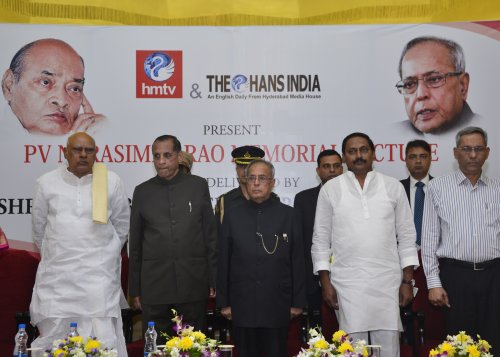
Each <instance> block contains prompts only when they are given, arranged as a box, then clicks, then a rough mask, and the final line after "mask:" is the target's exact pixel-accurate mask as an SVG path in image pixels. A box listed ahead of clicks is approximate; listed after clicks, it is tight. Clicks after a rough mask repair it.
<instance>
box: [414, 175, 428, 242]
mask: <svg viewBox="0 0 500 357" xmlns="http://www.w3.org/2000/svg"><path fill="white" fill-rule="evenodd" d="M415 186H417V190H416V191H415V207H414V209H413V221H414V222H415V229H416V230H417V245H420V241H421V238H422V217H423V215H424V200H425V193H424V183H423V182H420V181H419V182H417V183H416V184H415Z"/></svg>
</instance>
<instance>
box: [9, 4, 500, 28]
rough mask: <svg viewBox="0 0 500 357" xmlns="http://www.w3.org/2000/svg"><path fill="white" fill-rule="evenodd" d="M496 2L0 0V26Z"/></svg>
mask: <svg viewBox="0 0 500 357" xmlns="http://www.w3.org/2000/svg"><path fill="white" fill-rule="evenodd" d="M499 18H500V1H498V0H477V1H471V0H436V1H432V0H427V1H422V0H385V1H383V0H335V1H332V0H251V1H248V0H211V1H206V0H147V1H137V0H45V1H41V0H40V1H38V0H0V22H12V23H33V24H48V23H51V24H78V25H146V26H255V25H332V24H396V23H430V22H454V21H488V20H498V19H499Z"/></svg>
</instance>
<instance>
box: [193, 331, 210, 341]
mask: <svg viewBox="0 0 500 357" xmlns="http://www.w3.org/2000/svg"><path fill="white" fill-rule="evenodd" d="M193 337H194V339H195V341H199V342H205V339H206V337H207V336H205V334H204V333H203V332H201V331H194V332H193Z"/></svg>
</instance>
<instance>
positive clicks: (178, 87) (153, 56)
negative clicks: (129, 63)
mask: <svg viewBox="0 0 500 357" xmlns="http://www.w3.org/2000/svg"><path fill="white" fill-rule="evenodd" d="M135 59H136V65H135V66H136V98H182V51H170V50H169V51H165V50H137V51H136V54H135Z"/></svg>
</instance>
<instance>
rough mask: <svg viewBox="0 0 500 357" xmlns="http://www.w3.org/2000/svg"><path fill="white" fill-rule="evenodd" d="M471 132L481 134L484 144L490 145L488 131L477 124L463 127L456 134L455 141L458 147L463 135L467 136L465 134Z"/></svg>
mask: <svg viewBox="0 0 500 357" xmlns="http://www.w3.org/2000/svg"><path fill="white" fill-rule="evenodd" d="M471 134H479V135H481V136H482V137H483V139H484V145H486V146H487V145H488V134H487V133H486V131H484V130H483V129H481V128H479V127H477V126H468V127H466V128H463V129H462V130H460V131H459V132H458V133H457V135H456V136H455V143H456V147H458V145H459V144H460V140H462V137H463V136H465V135H471Z"/></svg>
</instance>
